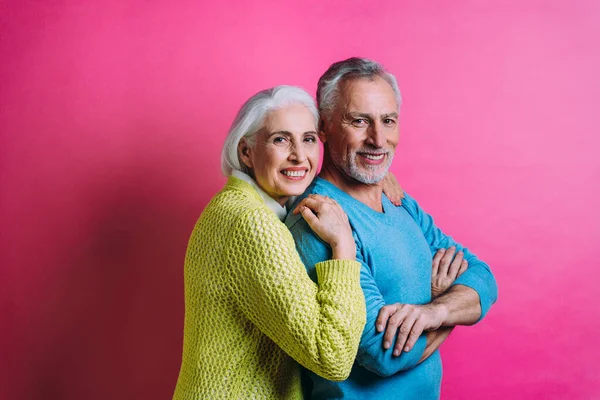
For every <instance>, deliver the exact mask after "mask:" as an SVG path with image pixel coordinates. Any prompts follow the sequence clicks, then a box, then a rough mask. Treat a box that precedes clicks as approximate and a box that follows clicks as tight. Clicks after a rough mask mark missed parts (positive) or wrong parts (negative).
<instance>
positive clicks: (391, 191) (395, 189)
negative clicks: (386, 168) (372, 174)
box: [383, 172, 404, 206]
mask: <svg viewBox="0 0 600 400" xmlns="http://www.w3.org/2000/svg"><path fill="white" fill-rule="evenodd" d="M383 193H385V195H386V196H387V198H388V199H389V200H390V201H391V202H392V204H393V205H395V206H401V205H402V199H403V198H404V191H403V190H402V188H401V187H400V184H399V183H398V180H396V177H395V176H394V174H392V173H391V172H388V173H387V174H386V175H385V177H384V178H383Z"/></svg>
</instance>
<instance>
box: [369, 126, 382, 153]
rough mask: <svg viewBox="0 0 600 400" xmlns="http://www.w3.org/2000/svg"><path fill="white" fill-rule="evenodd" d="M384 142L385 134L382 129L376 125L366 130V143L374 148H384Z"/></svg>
mask: <svg viewBox="0 0 600 400" xmlns="http://www.w3.org/2000/svg"><path fill="white" fill-rule="evenodd" d="M385 142H386V140H385V134H384V133H383V129H382V127H381V126H380V125H379V124H377V123H375V124H371V126H369V129H368V130H367V140H366V143H368V144H370V145H372V146H374V147H377V148H381V147H384V146H385Z"/></svg>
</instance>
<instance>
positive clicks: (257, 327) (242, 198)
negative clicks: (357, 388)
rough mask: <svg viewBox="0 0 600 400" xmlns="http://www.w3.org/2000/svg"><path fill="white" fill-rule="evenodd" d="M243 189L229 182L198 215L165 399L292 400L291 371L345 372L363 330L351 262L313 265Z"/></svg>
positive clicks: (296, 386)
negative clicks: (309, 268) (172, 381)
mask: <svg viewBox="0 0 600 400" xmlns="http://www.w3.org/2000/svg"><path fill="white" fill-rule="evenodd" d="M315 267H316V272H317V276H318V277H317V279H318V284H316V283H315V282H313V281H312V280H311V279H310V278H309V277H308V275H307V273H306V269H305V266H304V264H303V263H302V261H301V260H300V257H299V255H298V253H297V252H296V248H295V245H294V240H293V238H292V236H291V234H290V233H289V231H288V230H287V228H286V227H285V225H284V224H283V223H282V222H281V221H279V219H278V218H277V217H276V215H275V214H274V213H273V212H272V211H271V210H270V209H269V208H267V207H266V205H265V204H264V202H263V201H262V199H261V198H260V196H259V195H258V193H257V192H256V191H255V190H254V189H253V188H252V186H251V185H249V184H248V183H246V182H244V181H242V180H240V179H237V178H234V177H230V178H229V180H228V182H227V184H226V185H225V187H224V189H223V190H222V191H221V192H220V193H218V194H217V195H216V196H215V197H214V198H213V200H212V201H211V202H210V203H209V204H208V206H207V207H206V209H205V210H204V211H203V213H202V215H201V216H200V219H199V220H198V222H197V223H196V226H195V228H194V231H193V232H192V235H191V238H190V241H189V244H188V250H187V254H186V259H185V303H186V304H185V327H184V343H183V357H182V365H181V370H180V374H179V379H178V381H177V386H176V389H175V394H174V399H175V400H183V399H185V400H188V399H225V398H227V399H251V398H257V399H296V398H301V397H302V392H301V386H300V368H299V366H298V364H297V363H296V361H297V362H298V363H300V364H301V365H302V366H304V367H305V368H308V369H310V370H312V371H314V372H315V373H317V374H319V375H321V376H323V377H325V378H327V379H330V380H343V379H345V378H346V377H347V376H348V374H349V373H350V369H351V368H352V364H353V361H354V358H355V356H356V352H357V349H358V344H359V342H360V337H361V333H362V330H363V327H364V324H365V302H364V297H363V294H362V290H361V287H360V263H358V262H356V261H348V260H329V261H324V262H320V263H318V264H316V266H315Z"/></svg>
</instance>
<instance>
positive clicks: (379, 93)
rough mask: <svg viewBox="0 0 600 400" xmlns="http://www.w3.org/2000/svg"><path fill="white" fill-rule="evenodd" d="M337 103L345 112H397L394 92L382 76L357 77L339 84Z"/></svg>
mask: <svg viewBox="0 0 600 400" xmlns="http://www.w3.org/2000/svg"><path fill="white" fill-rule="evenodd" d="M339 94H340V96H339V105H340V107H341V109H342V110H343V111H344V112H345V113H354V112H358V113H365V112H371V113H373V112H376V113H379V114H391V113H397V112H398V102H397V99H396V94H395V93H394V90H393V89H392V87H391V86H390V84H389V83H388V82H387V81H385V80H384V79H383V78H380V77H375V78H371V79H369V78H359V79H353V80H350V81H347V82H344V83H343V84H342V85H340V93H339Z"/></svg>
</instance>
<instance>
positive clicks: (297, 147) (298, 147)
mask: <svg viewBox="0 0 600 400" xmlns="http://www.w3.org/2000/svg"><path fill="white" fill-rule="evenodd" d="M288 159H289V160H292V161H296V162H299V163H301V162H303V161H305V160H306V149H305V148H304V146H303V144H302V143H294V144H293V145H292V146H291V149H290V156H289V157H288Z"/></svg>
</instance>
